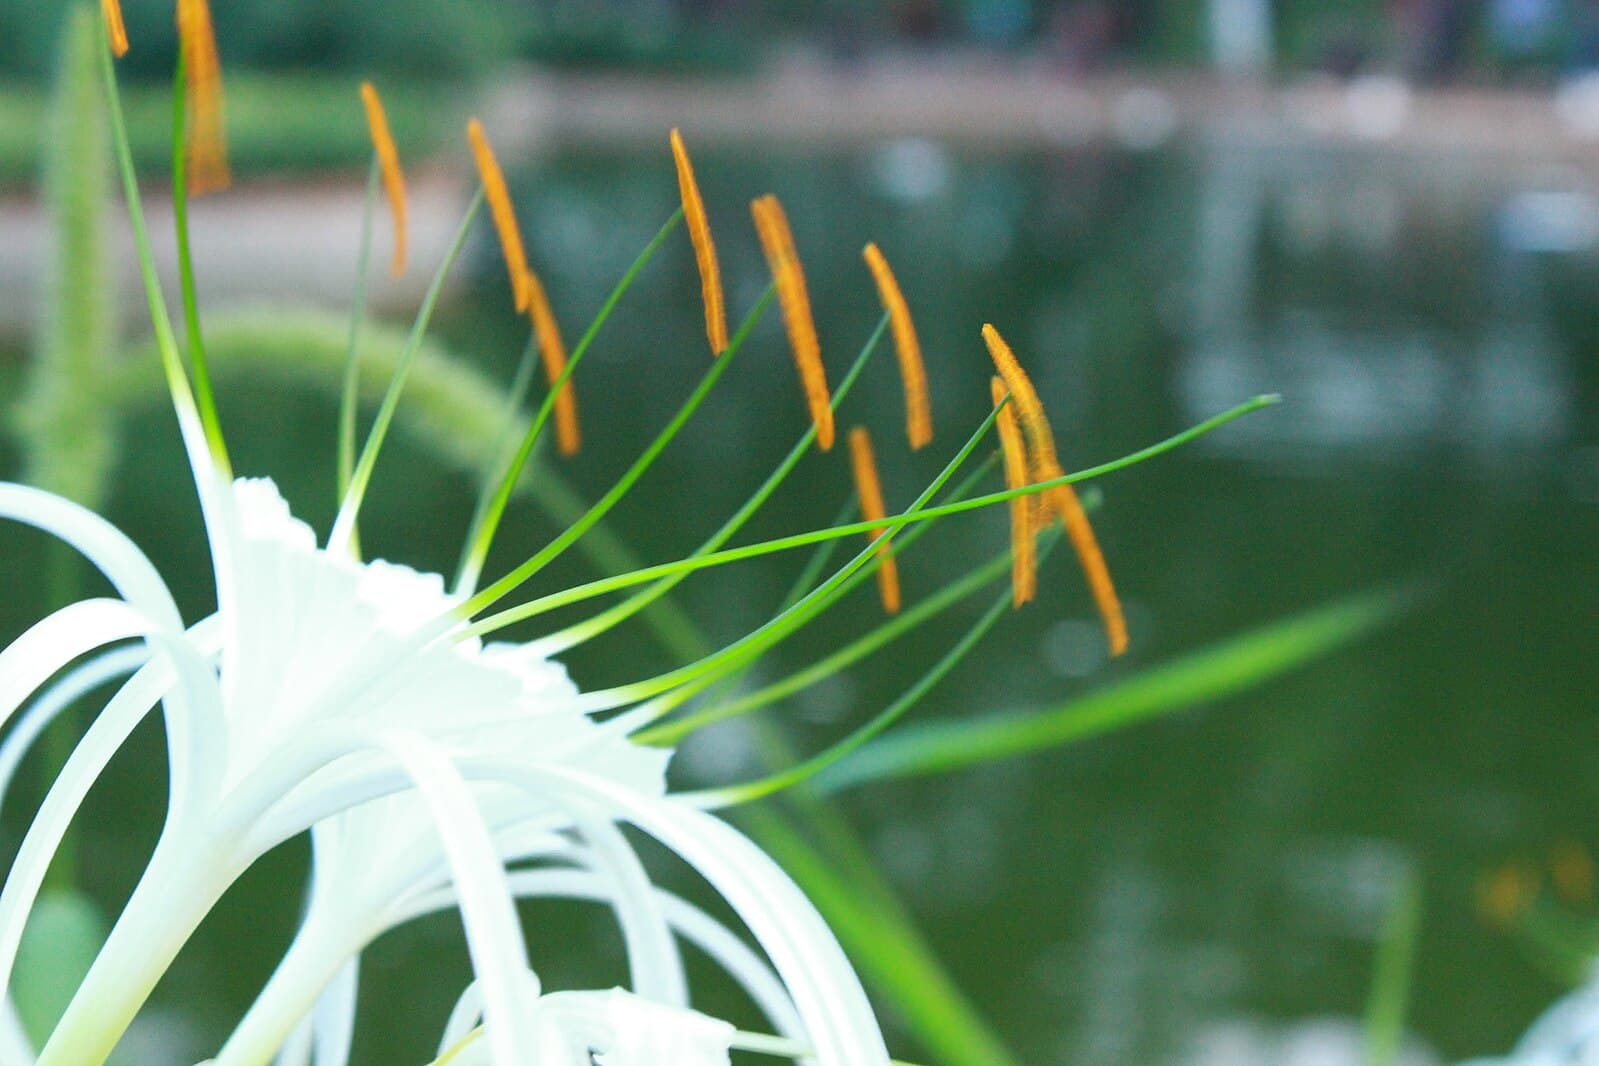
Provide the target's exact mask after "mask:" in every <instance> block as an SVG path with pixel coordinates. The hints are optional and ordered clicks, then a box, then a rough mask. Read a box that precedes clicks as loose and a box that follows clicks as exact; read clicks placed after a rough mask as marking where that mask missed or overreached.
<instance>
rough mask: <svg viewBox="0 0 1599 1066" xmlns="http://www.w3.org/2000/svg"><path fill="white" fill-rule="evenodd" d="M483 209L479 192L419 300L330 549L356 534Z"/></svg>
mask: <svg viewBox="0 0 1599 1066" xmlns="http://www.w3.org/2000/svg"><path fill="white" fill-rule="evenodd" d="M482 207H483V193H482V191H481V190H480V191H479V192H478V193H477V195H475V196H473V197H472V203H471V204H470V205H469V206H468V207H467V209H466V214H465V216H464V217H463V218H462V219H461V225H460V226H459V227H458V228H457V229H456V231H455V239H454V240H453V241H451V242H450V248H449V251H447V252H446V253H445V255H444V261H443V262H442V263H440V264H439V269H438V270H437V271H436V272H435V273H434V275H433V281H432V283H431V284H430V285H429V286H428V291H427V295H426V296H424V297H423V299H422V306H421V307H420V308H419V309H418V310H417V313H416V321H415V322H413V323H412V325H411V334H410V336H409V337H407V338H406V341H405V350H404V351H402V352H401V353H400V357H399V359H398V360H397V361H396V363H395V366H394V377H393V378H392V379H390V381H389V389H388V392H386V393H384V396H383V403H382V405H381V406H380V407H379V408H378V413H377V417H376V418H375V419H374V420H373V422H372V429H371V431H370V432H368V434H367V438H366V446H365V447H364V448H362V449H361V458H360V459H359V460H358V461H357V462H356V464H355V471H354V473H352V474H351V476H350V485H349V488H348V489H346V490H345V493H344V499H343V500H342V501H341V502H340V505H339V515H338V518H336V519H335V520H334V522H333V532H332V533H330V534H329V535H328V547H329V548H330V549H336V550H342V549H345V548H348V547H349V546H350V544H351V538H352V537H353V536H354V533H355V518H356V515H357V513H358V512H359V511H360V510H361V500H362V498H363V497H365V496H366V487H367V484H368V483H369V482H370V481H371V480H372V468H373V467H374V466H376V465H377V461H378V450H379V449H380V448H382V446H383V439H384V437H385V436H386V435H387V434H388V431H389V423H391V422H392V421H394V411H395V409H396V408H397V407H399V405H400V392H401V391H402V390H403V389H404V388H405V379H406V377H407V376H408V375H409V373H410V370H411V362H412V360H413V359H415V358H416V353H417V350H418V349H420V348H421V347H422V341H423V339H424V338H425V337H426V336H427V330H428V322H429V320H430V319H431V318H432V317H433V307H434V305H435V304H437V303H438V301H439V294H440V293H442V292H443V291H444V282H445V280H446V279H447V278H448V277H449V274H450V269H451V268H452V267H453V266H454V265H455V261H456V260H457V259H458V258H460V255H461V249H462V248H463V247H465V245H466V238H467V234H469V233H470V232H471V231H472V222H473V221H474V220H475V219H476V218H477V213H478V211H479V210H481V209H482Z"/></svg>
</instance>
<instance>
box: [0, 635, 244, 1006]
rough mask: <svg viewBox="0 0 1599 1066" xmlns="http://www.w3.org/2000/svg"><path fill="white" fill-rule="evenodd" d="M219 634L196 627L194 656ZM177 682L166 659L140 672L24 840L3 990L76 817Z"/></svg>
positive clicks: (2, 964) (5, 911) (5, 933)
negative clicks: (114, 758)
mask: <svg viewBox="0 0 1599 1066" xmlns="http://www.w3.org/2000/svg"><path fill="white" fill-rule="evenodd" d="M216 635H217V634H216V626H215V625H214V624H212V623H210V621H209V620H208V621H206V622H202V623H199V624H198V625H196V626H195V627H194V629H193V630H191V631H190V633H189V637H190V639H191V641H192V642H193V643H194V645H195V647H194V653H195V655H196V656H200V655H204V654H205V652H206V650H207V646H208V645H209V644H210V643H212V642H214V641H215V639H216ZM169 643H170V642H169ZM178 677H179V674H178V671H177V669H175V668H174V666H173V662H172V658H171V657H170V656H167V655H161V656H159V657H157V658H156V659H153V660H152V661H151V662H149V663H147V664H146V665H145V666H144V667H142V668H141V669H140V670H139V671H138V672H137V673H136V674H134V675H133V676H132V677H131V678H129V679H128V681H127V682H126V683H125V684H123V686H122V688H121V689H120V690H118V692H117V694H116V695H115V696H113V697H112V698H111V701H110V702H109V703H107V704H106V707H105V709H104V710H103V711H101V713H100V714H99V715H97V716H96V717H95V719H94V721H93V722H91V723H90V725H89V728H88V729H87V730H86V731H85V732H84V734H83V737H82V739H80V740H79V742H78V745H77V747H75V748H74V749H73V751H72V754H71V755H70V756H69V757H68V759H67V762H66V765H65V766H64V767H62V770H61V773H60V774H59V775H57V777H56V779H55V781H54V782H53V783H52V784H51V786H50V791H49V792H48V793H46V795H45V798H44V802H43V803H42V804H40V806H39V810H38V812H37V813H36V814H35V815H34V819H33V821H32V823H30V824H29V826H28V831H27V833H26V834H25V835H24V836H23V838H22V845H21V846H20V847H19V848H18V850H17V855H16V858H15V859H14V860H13V861H12V864H11V869H10V870H9V871H8V873H7V874H6V880H5V884H4V885H3V886H0V990H4V989H6V988H8V987H9V985H10V980H11V968H12V966H13V964H14V963H15V962H16V952H17V946H18V945H19V944H20V943H21V939H22V930H23V926H24V925H25V924H26V923H27V920H28V914H29V912H30V911H31V910H32V909H33V901H34V899H35V898H36V897H37V896H38V893H39V888H40V886H41V885H42V884H43V882H44V875H45V871H46V869H47V868H48V867H49V865H50V860H51V858H52V857H53V856H54V855H55V853H56V850H57V849H58V848H59V847H60V846H61V840H62V838H63V837H65V835H66V832H67V827H68V825H69V824H70V823H71V821H72V817H73V815H74V814H76V813H77V810H78V807H79V806H80V805H81V804H82V803H83V798H84V797H85V796H86V795H88V792H89V789H90V787H91V786H93V784H94V782H95V781H96V780H97V779H98V778H99V776H100V774H101V772H102V771H103V770H104V769H105V767H106V765H107V764H108V763H109V762H110V761H111V758H112V756H113V755H115V754H116V751H117V749H119V748H120V747H121V746H122V744H123V742H124V741H125V740H127V738H128V735H129V734H130V733H132V732H133V730H134V728H135V727H136V726H137V725H138V724H139V722H141V721H142V720H143V719H144V716H145V715H146V714H148V713H149V712H150V709H151V708H152V707H154V706H155V704H156V703H157V701H159V700H160V699H161V698H162V696H163V695H165V694H166V693H168V692H169V691H171V689H172V687H173V685H174V684H175V683H176V682H177V680H178Z"/></svg>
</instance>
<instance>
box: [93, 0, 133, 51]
mask: <svg viewBox="0 0 1599 1066" xmlns="http://www.w3.org/2000/svg"><path fill="white" fill-rule="evenodd" d="M100 14H101V15H102V16H103V17H104V18H105V31H106V36H107V37H109V38H110V39H111V54H112V55H114V56H116V57H117V58H118V59H121V58H122V57H123V56H125V55H127V54H128V27H127V26H126V25H125V24H124V23H123V21H122V5H121V4H120V3H119V2H118V0H100Z"/></svg>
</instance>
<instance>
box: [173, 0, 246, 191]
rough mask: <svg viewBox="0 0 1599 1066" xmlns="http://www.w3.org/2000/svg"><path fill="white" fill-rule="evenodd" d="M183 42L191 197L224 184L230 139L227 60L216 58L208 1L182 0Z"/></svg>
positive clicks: (229, 177)
mask: <svg viewBox="0 0 1599 1066" xmlns="http://www.w3.org/2000/svg"><path fill="white" fill-rule="evenodd" d="M178 45H179V48H180V49H181V51H182V54H183V82H184V85H185V86H186V88H187V92H186V99H187V106H188V109H189V122H188V139H187V142H186V144H185V153H186V157H187V167H188V191H189V195H191V196H204V195H205V194H206V193H208V192H216V191H217V190H219V189H225V188H227V187H228V185H229V184H230V183H231V182H232V180H233V178H232V175H231V174H229V172H228V138H227V130H226V128H225V125H224V123H223V116H222V61H221V60H220V59H218V58H217V39H216V32H215V30H214V29H213V28H212V25H211V8H210V6H209V5H208V4H207V3H206V0H178Z"/></svg>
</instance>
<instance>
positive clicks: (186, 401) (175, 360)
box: [100, 45, 195, 412]
mask: <svg viewBox="0 0 1599 1066" xmlns="http://www.w3.org/2000/svg"><path fill="white" fill-rule="evenodd" d="M100 78H101V82H102V83H103V84H104V86H105V94H106V105H107V106H106V113H107V114H108V115H109V116H110V118H111V140H112V143H113V144H114V145H115V147H116V154H117V172H118V174H119V175H120V177H121V179H122V197H123V200H124V201H125V202H126V204H127V208H128V225H129V227H130V228H131V229H132V230H133V248H134V252H135V254H136V255H137V256H138V259H139V278H140V280H141V281H142V282H143V283H144V296H145V302H146V303H147V304H148V306H149V310H150V326H151V328H152V329H153V330H155V343H156V350H157V351H159V352H160V353H161V367H162V370H163V371H164V372H165V373H166V378H167V388H168V389H170V390H171V392H172V402H173V404H174V406H176V407H178V408H179V409H180V410H186V411H191V412H192V411H195V403H194V391H193V389H191V388H190V387H189V375H188V371H186V370H185V369H184V367H183V359H182V357H181V356H180V355H179V354H178V341H177V337H176V336H175V335H174V334H173V332H172V319H171V317H170V316H169V315H168V313H167V301H166V297H165V296H164V295H162V292H161V276H160V275H159V274H158V273H156V268H155V253H154V251H152V249H151V246H150V229H149V226H148V225H147V224H146V223H145V219H144V201H143V200H142V199H141V198H140V196H139V177H138V173H137V172H136V171H135V170H134V166H133V149H132V147H131V146H130V145H129V142H128V126H127V121H126V119H125V118H124V117H123V114H122V94H121V91H120V90H119V89H118V87H117V73H116V67H115V66H114V64H113V62H112V57H111V48H110V45H107V46H106V47H104V48H102V49H100Z"/></svg>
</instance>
